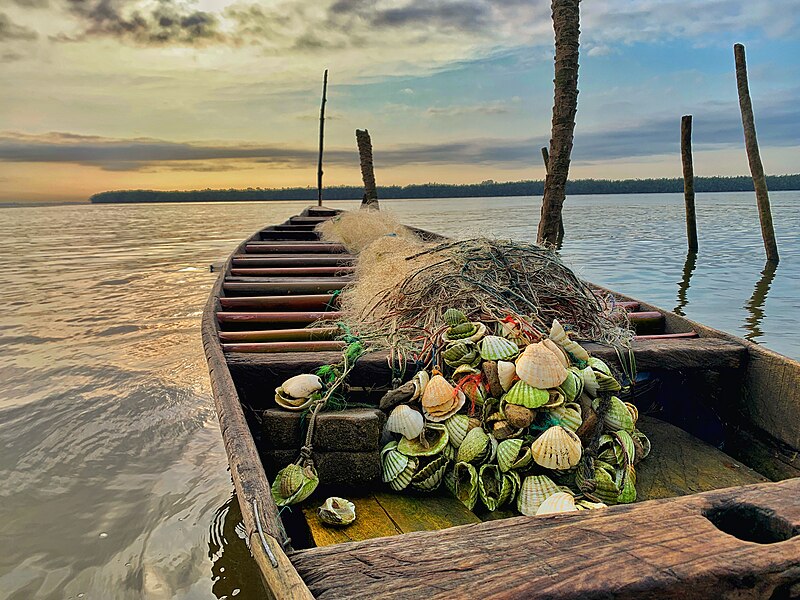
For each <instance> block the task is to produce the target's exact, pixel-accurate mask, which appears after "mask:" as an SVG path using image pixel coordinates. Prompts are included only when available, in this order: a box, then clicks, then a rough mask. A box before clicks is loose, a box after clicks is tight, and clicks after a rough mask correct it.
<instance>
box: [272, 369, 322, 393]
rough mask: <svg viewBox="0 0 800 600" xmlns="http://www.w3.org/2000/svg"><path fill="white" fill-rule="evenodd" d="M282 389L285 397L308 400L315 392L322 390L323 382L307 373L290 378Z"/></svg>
mask: <svg viewBox="0 0 800 600" xmlns="http://www.w3.org/2000/svg"><path fill="white" fill-rule="evenodd" d="M281 387H282V388H283V392H284V395H289V396H291V397H292V398H308V397H309V396H311V395H312V394H313V393H314V392H318V391H319V390H321V389H322V380H321V379H320V378H319V377H317V376H316V375H311V374H310V373H305V374H303V375H295V376H294V377H290V378H289V379H287V380H286V381H284V382H283V385H282V386H281Z"/></svg>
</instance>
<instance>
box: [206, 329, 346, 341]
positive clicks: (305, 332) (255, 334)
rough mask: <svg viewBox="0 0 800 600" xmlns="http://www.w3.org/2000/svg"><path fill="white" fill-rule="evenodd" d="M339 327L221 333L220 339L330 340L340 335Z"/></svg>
mask: <svg viewBox="0 0 800 600" xmlns="http://www.w3.org/2000/svg"><path fill="white" fill-rule="evenodd" d="M340 331H341V330H340V329H339V328H338V327H306V328H304V329H264V330H262V331H220V332H219V339H220V341H222V342H225V343H234V342H306V341H319V340H330V339H332V338H333V337H335V336H336V335H338V334H339V333H340Z"/></svg>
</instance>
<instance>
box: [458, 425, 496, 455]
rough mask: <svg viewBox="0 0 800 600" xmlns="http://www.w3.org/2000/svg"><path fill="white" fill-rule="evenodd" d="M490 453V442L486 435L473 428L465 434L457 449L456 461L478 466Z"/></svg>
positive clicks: (478, 428)
mask: <svg viewBox="0 0 800 600" xmlns="http://www.w3.org/2000/svg"><path fill="white" fill-rule="evenodd" d="M490 452H491V442H490V439H489V436H488V435H487V433H486V432H485V431H484V430H483V429H482V428H480V427H475V428H474V429H470V430H469V431H468V432H467V435H466V436H465V437H464V441H463V442H461V445H460V446H459V447H458V453H457V454H456V459H457V460H458V462H468V463H475V464H480V463H482V462H483V461H484V460H485V459H486V457H487V456H488V454H489V453H490Z"/></svg>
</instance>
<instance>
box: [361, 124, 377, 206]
mask: <svg viewBox="0 0 800 600" xmlns="http://www.w3.org/2000/svg"><path fill="white" fill-rule="evenodd" d="M356 143H358V158H359V162H360V163H361V179H363V180H364V199H363V200H362V201H361V208H371V209H374V210H379V209H380V207H379V206H378V189H377V187H376V185H375V169H374V167H373V164H372V140H371V139H370V137H369V131H368V130H366V129H356Z"/></svg>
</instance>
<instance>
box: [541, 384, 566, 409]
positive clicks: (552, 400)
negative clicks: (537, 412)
mask: <svg viewBox="0 0 800 600" xmlns="http://www.w3.org/2000/svg"><path fill="white" fill-rule="evenodd" d="M547 394H548V396H549V398H548V400H547V402H546V403H544V404H542V406H541V408H543V409H545V410H553V409H554V408H558V407H559V406H564V394H562V393H561V392H560V391H559V390H558V388H556V389H554V390H547Z"/></svg>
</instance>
